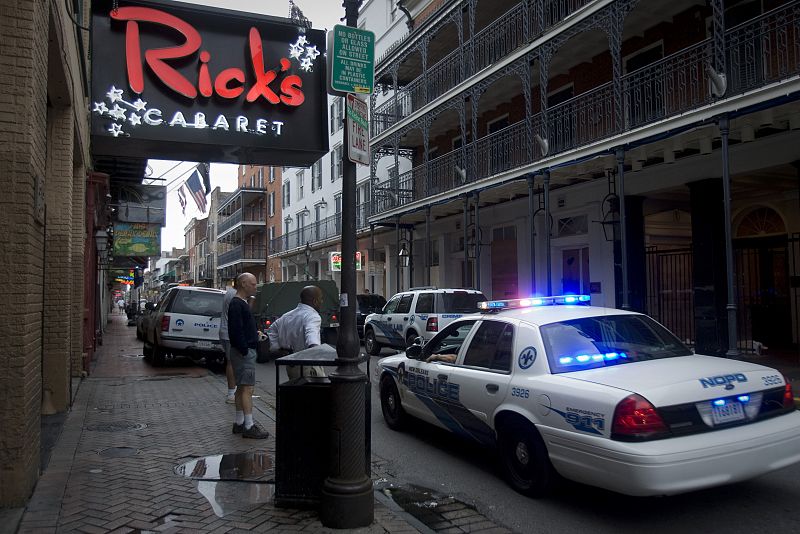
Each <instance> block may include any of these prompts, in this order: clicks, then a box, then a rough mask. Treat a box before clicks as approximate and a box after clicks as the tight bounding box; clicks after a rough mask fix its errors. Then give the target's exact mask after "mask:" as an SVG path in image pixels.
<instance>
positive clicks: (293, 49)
mask: <svg viewBox="0 0 800 534" xmlns="http://www.w3.org/2000/svg"><path fill="white" fill-rule="evenodd" d="M302 55H303V47H302V46H300V45H299V44H297V43H295V44H293V45H289V56H290V57H292V58H294V59H296V60H298V61H299V60H300V56H302Z"/></svg>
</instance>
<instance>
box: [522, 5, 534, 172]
mask: <svg viewBox="0 0 800 534" xmlns="http://www.w3.org/2000/svg"><path fill="white" fill-rule="evenodd" d="M527 12H528V10H527V9H526V10H525V13H527ZM532 59H533V55H532V54H528V55H527V56H525V58H524V62H523V64H522V67H521V68H520V69H519V71H518V72H519V74H520V78H521V79H522V93H523V95H524V96H525V155H526V158H525V161H526V162H532V161H533V160H534V154H533V122H532V121H531V119H532V117H533V112H532V108H533V97H532V91H533V89H532V88H531V60H532Z"/></svg>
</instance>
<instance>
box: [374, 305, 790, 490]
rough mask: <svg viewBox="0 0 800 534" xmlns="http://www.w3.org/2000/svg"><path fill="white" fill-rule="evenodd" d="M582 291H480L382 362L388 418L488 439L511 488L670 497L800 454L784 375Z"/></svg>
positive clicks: (773, 467) (771, 466)
mask: <svg viewBox="0 0 800 534" xmlns="http://www.w3.org/2000/svg"><path fill="white" fill-rule="evenodd" d="M588 301H589V297H588V296H585V295H582V296H576V295H570V296H561V297H543V298H530V299H518V300H513V301H488V302H482V303H481V305H480V306H481V308H482V309H483V310H484V311H485V313H483V314H476V315H472V316H468V317H463V318H461V319H458V320H455V321H453V322H452V323H451V324H449V325H448V326H447V327H446V328H444V329H442V330H440V331H439V333H438V334H437V335H436V336H434V337H433V339H431V340H430V341H429V342H427V343H425V344H424V345H413V346H411V347H409V348H408V349H407V351H406V353H404V354H399V355H396V356H390V357H388V358H383V359H381V360H380V361H379V363H378V366H377V368H376V372H377V373H378V379H379V381H380V382H379V384H380V399H381V407H382V411H383V416H384V419H385V421H386V423H387V424H388V426H389V427H391V428H393V429H396V430H397V429H401V428H404V427H406V426H407V423H408V422H409V416H414V417H415V418H418V419H422V420H424V421H427V422H429V423H432V424H434V425H436V426H439V427H441V428H444V429H446V430H449V431H451V432H453V433H455V434H458V435H461V436H463V437H466V438H468V439H471V440H475V441H478V442H480V443H483V444H486V445H491V446H496V447H497V451H498V452H499V454H500V456H501V460H502V462H501V463H502V465H503V468H504V471H505V474H506V476H507V478H508V480H509V483H510V485H511V486H512V487H513V488H514V489H516V490H517V491H520V492H522V493H525V494H528V495H531V496H538V495H542V494H544V493H546V492H547V491H548V489H549V487H550V486H551V484H552V482H553V481H554V480H555V478H556V474H559V475H561V476H563V477H565V478H568V479H572V480H575V481H577V482H581V483H585V484H590V485H594V486H599V487H602V488H606V489H610V490H613V491H617V492H620V493H624V494H628V495H637V496H646V495H670V494H677V493H682V492H687V491H693V490H697V489H701V488H706V487H711V486H718V485H722V484H727V483H732V482H736V481H740V480H745V479H748V478H751V477H755V476H758V475H761V474H763V473H767V472H769V471H773V470H776V469H780V468H783V467H785V466H788V465H790V464H793V463H795V462H797V461H800V413H798V412H797V411H795V408H794V402H793V396H792V389H791V385H790V384H789V382H788V381H787V380H786V379H785V378H784V377H783V376H782V375H781V373H779V372H778V371H776V370H774V369H770V368H768V367H764V366H762V365H757V364H754V363H749V362H742V361H736V360H729V359H725V358H717V357H712V356H703V355H699V354H694V353H693V352H692V351H691V350H690V349H688V348H687V347H686V346H685V345H683V344H682V343H681V341H680V340H678V338H676V337H675V336H674V335H673V334H672V333H670V332H669V331H668V330H667V329H665V328H664V327H663V326H661V325H660V324H658V323H657V322H655V321H654V320H653V319H651V318H650V317H648V316H646V315H642V314H638V313H633V312H628V311H623V310H616V309H610V308H600V307H592V306H588ZM582 304H583V305H582ZM432 357H433V358H440V359H441V360H443V361H431V362H426V360H428V359H431V358H432ZM448 359H450V360H452V363H451V362H449V361H446V360H448Z"/></svg>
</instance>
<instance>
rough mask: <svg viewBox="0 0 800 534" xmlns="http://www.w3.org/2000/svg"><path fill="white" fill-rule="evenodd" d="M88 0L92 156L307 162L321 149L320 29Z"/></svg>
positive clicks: (176, 6) (160, 5) (161, 1)
mask: <svg viewBox="0 0 800 534" xmlns="http://www.w3.org/2000/svg"><path fill="white" fill-rule="evenodd" d="M117 3H118V7H117V8H116V9H114V7H115V6H114V5H113V3H112V1H111V0H96V1H94V2H92V9H93V11H92V44H93V46H92V101H91V110H92V141H93V152H94V154H95V155H109V156H123V157H142V158H150V157H155V158H157V157H162V158H169V159H184V160H193V161H220V162H231V163H254V164H277V165H298V166H310V165H311V164H312V163H314V162H315V161H317V160H318V159H319V158H320V157H321V156H322V155H323V154H325V153H327V151H328V136H327V122H326V116H327V96H326V80H325V74H326V67H325V55H324V54H325V34H324V32H322V31H320V30H311V29H306V28H304V27H301V26H296V25H294V24H293V23H292V22H291V21H290V20H288V19H281V18H278V17H270V16H266V15H255V14H246V15H245V14H243V13H241V12H235V11H229V10H225V9H219V8H211V7H205V6H199V5H191V4H184V3H178V2H167V1H165V0H134V1H125V0H119V1H118V2H117Z"/></svg>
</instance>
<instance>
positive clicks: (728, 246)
mask: <svg viewBox="0 0 800 534" xmlns="http://www.w3.org/2000/svg"><path fill="white" fill-rule="evenodd" d="M719 133H720V134H721V136H722V194H723V195H724V196H725V202H724V210H725V211H724V213H725V271H726V274H727V276H726V282H727V290H728V304H727V305H726V306H725V308H726V309H727V310H728V351H727V352H726V353H725V355H726V356H728V357H729V358H736V357H737V356H739V344H738V342H737V341H738V340H737V337H738V336H737V334H736V331H737V328H736V293H735V288H734V285H733V279H734V276H735V274H736V273H735V272H734V267H733V236H732V232H731V168H730V167H731V166H730V157H729V154H728V134H729V133H730V123H729V120H728V117H720V119H719Z"/></svg>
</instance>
